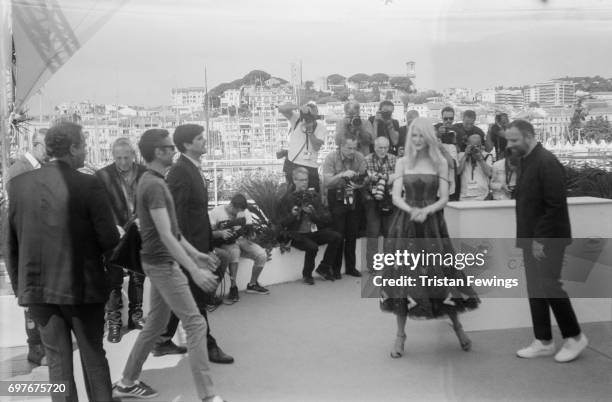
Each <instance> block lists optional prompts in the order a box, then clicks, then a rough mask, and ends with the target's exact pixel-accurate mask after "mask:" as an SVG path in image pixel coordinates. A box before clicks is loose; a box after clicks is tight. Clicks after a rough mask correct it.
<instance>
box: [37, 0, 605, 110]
mask: <svg viewBox="0 0 612 402" xmlns="http://www.w3.org/2000/svg"><path fill="white" fill-rule="evenodd" d="M59 2H60V3H61V4H62V6H63V7H64V8H66V9H67V10H68V12H70V11H73V12H76V11H78V0H63V1H62V0H60V1H59ZM71 8H72V10H70V9H71ZM75 10H76V11H75ZM83 12H88V13H92V12H93V13H95V12H96V10H84V11H83ZM611 22H612V2H607V1H605V0H575V1H574V0H547V1H542V0H512V1H497V0H496V1H491V0H488V1H486V0H352V1H351V0H308V1H304V2H296V1H290V0H257V1H252V0H176V1H161V0H131V1H128V2H127V3H126V4H125V5H124V6H123V7H122V8H120V9H119V10H118V11H117V13H116V14H115V15H114V16H113V17H112V18H111V19H110V20H109V21H108V22H107V23H106V24H105V25H104V26H103V27H102V28H101V29H100V30H99V31H98V32H97V33H96V34H95V35H94V36H93V37H92V38H91V39H90V40H89V41H88V42H86V43H85V44H84V45H83V46H82V48H81V49H79V51H78V52H77V53H76V54H75V55H74V56H73V57H72V58H71V59H70V60H69V61H68V62H67V63H66V64H65V65H64V66H63V67H62V68H61V69H60V70H59V71H58V72H57V73H56V74H55V75H54V76H53V77H51V79H50V80H49V81H48V82H47V83H46V85H45V86H44V87H43V90H42V97H39V96H34V97H33V98H32V99H31V101H30V104H29V105H30V109H31V110H32V111H33V113H38V111H39V108H40V105H41V104H42V107H43V110H50V108H52V106H53V105H57V104H59V103H62V102H76V101H84V100H89V101H92V102H96V103H121V104H131V105H143V106H155V105H160V104H170V91H171V89H172V88H173V87H183V86H203V85H204V68H205V66H206V69H207V76H208V86H209V88H213V87H214V86H216V85H218V84H220V83H222V82H227V81H231V80H234V79H237V78H241V77H242V76H244V75H245V74H246V73H248V72H249V71H251V70H254V69H260V70H264V71H266V72H268V73H270V74H272V75H274V76H279V77H282V78H285V79H287V80H289V79H290V64H291V63H292V62H296V61H299V60H301V62H302V66H303V73H302V75H303V79H304V80H316V79H318V78H320V77H323V76H327V75H330V74H332V73H339V74H342V75H344V76H347V77H348V76H350V75H352V74H355V73H358V72H363V73H366V74H372V73H376V72H384V73H388V74H402V73H405V72H406V62H407V61H415V62H416V80H415V84H416V86H417V88H418V89H437V90H442V89H443V88H447V87H470V88H474V89H484V88H488V87H492V86H496V85H504V86H514V85H526V84H532V83H536V82H541V81H545V80H548V79H551V78H557V77H562V76H566V75H570V76H584V75H589V76H591V75H602V76H604V77H607V78H612V45H611V44H610V43H611V41H610V40H609V38H612V23H611Z"/></svg>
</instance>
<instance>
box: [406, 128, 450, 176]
mask: <svg viewBox="0 0 612 402" xmlns="http://www.w3.org/2000/svg"><path fill="white" fill-rule="evenodd" d="M415 131H417V132H419V133H421V134H423V138H424V139H425V154H426V155H427V157H428V158H429V159H430V160H431V162H432V164H433V166H434V167H436V169H438V168H439V166H440V164H441V163H445V162H446V160H445V158H444V157H443V156H442V153H441V152H440V147H439V144H438V138H437V137H436V131H435V129H434V126H433V125H432V124H431V122H430V121H429V120H428V119H426V118H423V117H417V118H416V119H414V120H413V121H412V123H411V124H410V127H408V133H407V135H406V143H405V144H404V150H405V151H404V155H405V156H404V158H405V160H406V162H407V164H408V167H409V168H413V167H414V166H415V165H416V162H417V150H416V149H415V148H414V146H413V145H412V140H411V137H412V133H414V132H415Z"/></svg>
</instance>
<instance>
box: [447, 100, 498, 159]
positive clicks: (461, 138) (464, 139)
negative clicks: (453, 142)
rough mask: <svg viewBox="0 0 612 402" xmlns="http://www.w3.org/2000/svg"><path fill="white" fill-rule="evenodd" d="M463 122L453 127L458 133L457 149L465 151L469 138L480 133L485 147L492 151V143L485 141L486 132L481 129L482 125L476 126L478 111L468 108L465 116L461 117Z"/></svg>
mask: <svg viewBox="0 0 612 402" xmlns="http://www.w3.org/2000/svg"><path fill="white" fill-rule="evenodd" d="M461 120H462V121H461V123H457V124H455V125H453V127H452V129H453V131H455V133H457V151H459V152H465V148H466V147H467V143H468V138H469V137H470V136H471V135H473V134H478V135H479V136H480V138H481V139H482V141H483V143H484V144H485V149H486V150H487V151H490V150H491V148H492V145H491V144H489V143H486V142H484V141H485V133H484V131H482V130H481V129H480V127H478V126H476V125H475V124H474V123H475V122H476V112H474V111H473V110H466V111H465V112H463V117H462V119H461Z"/></svg>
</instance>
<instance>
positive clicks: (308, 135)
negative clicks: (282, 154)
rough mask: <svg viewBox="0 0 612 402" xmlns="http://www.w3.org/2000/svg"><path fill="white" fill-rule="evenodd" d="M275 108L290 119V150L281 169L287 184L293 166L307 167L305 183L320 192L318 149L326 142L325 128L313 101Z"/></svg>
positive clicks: (290, 181)
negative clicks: (300, 104) (306, 180)
mask: <svg viewBox="0 0 612 402" xmlns="http://www.w3.org/2000/svg"><path fill="white" fill-rule="evenodd" d="M278 111H279V112H280V113H281V114H282V115H283V116H285V117H286V118H287V120H289V127H290V129H289V149H288V150H287V156H286V160H285V166H284V168H283V170H284V172H285V178H286V179H287V183H292V175H291V172H293V169H295V168H296V167H298V166H303V167H305V168H306V170H308V186H309V187H313V188H315V189H316V190H317V191H319V185H320V184H319V172H318V168H319V162H318V159H319V149H321V146H322V145H323V144H324V143H325V137H326V136H327V128H326V127H325V122H324V121H321V120H318V119H319V117H320V116H319V110H318V108H317V105H316V104H314V103H307V104H306V105H304V106H302V107H300V108H299V109H298V107H297V106H296V105H293V104H291V103H287V104H285V105H282V106H279V107H278Z"/></svg>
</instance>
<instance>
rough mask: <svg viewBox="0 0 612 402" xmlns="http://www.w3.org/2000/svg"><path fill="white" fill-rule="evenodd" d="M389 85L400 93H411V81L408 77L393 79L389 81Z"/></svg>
mask: <svg viewBox="0 0 612 402" xmlns="http://www.w3.org/2000/svg"><path fill="white" fill-rule="evenodd" d="M389 84H390V85H391V86H392V87H393V88H395V89H399V90H400V91H403V92H406V93H410V92H412V80H411V79H410V78H408V77H393V78H391V80H390V81H389Z"/></svg>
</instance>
